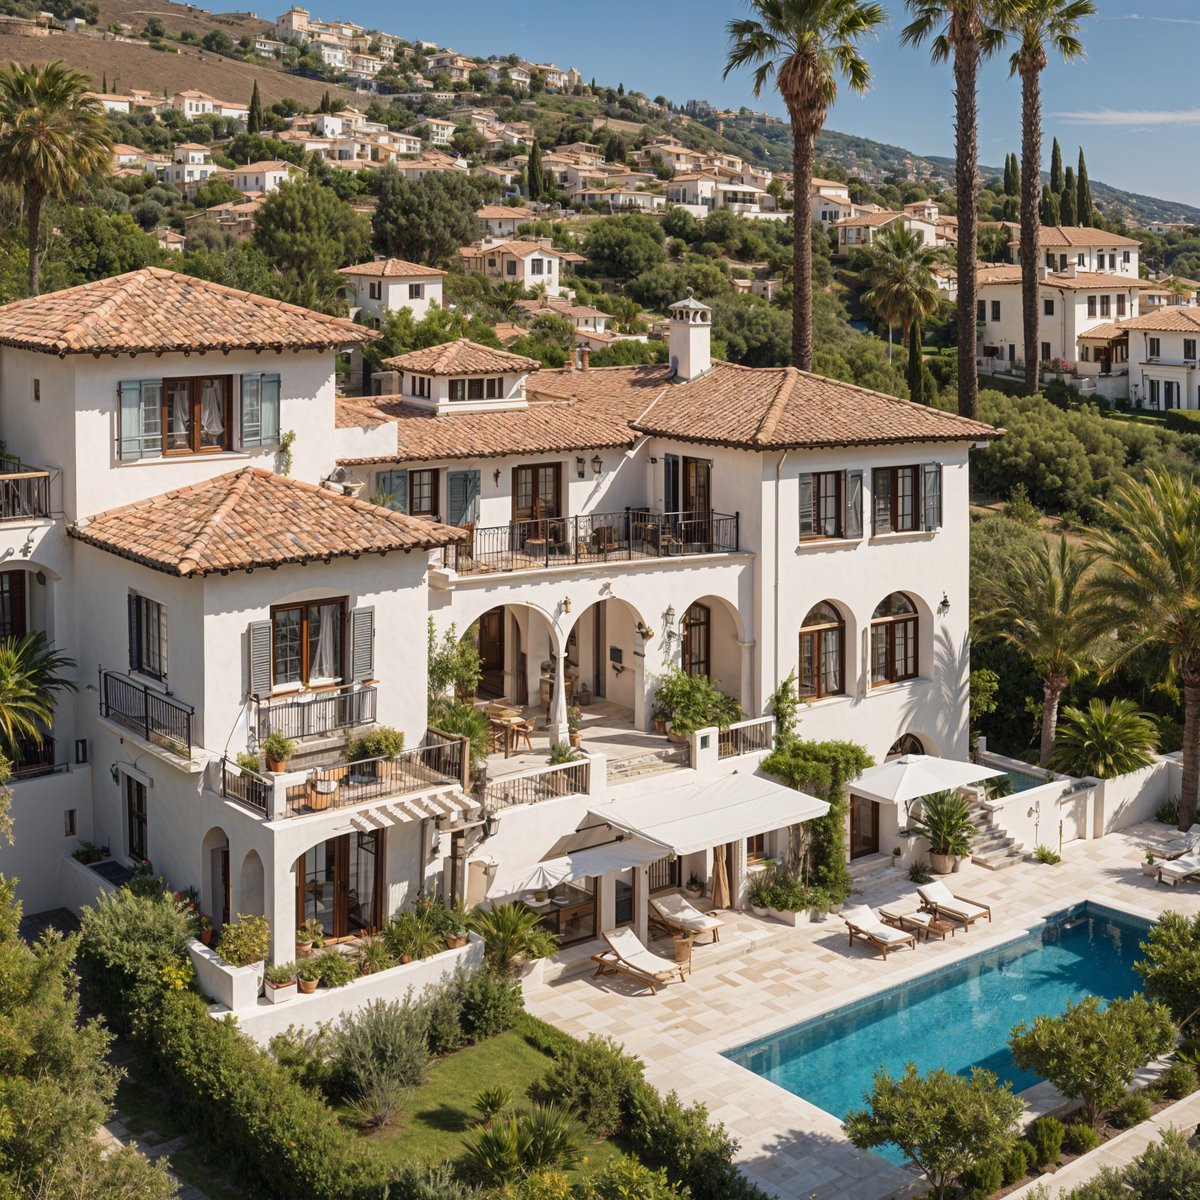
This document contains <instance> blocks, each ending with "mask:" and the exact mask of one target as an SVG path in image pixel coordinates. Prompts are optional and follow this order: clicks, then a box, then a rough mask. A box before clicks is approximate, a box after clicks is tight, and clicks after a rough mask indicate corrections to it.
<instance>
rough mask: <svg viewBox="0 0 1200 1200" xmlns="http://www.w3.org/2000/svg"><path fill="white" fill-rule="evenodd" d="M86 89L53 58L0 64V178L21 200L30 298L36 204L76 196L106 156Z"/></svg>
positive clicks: (38, 261) (83, 80) (34, 279)
mask: <svg viewBox="0 0 1200 1200" xmlns="http://www.w3.org/2000/svg"><path fill="white" fill-rule="evenodd" d="M91 86H92V81H91V78H90V77H89V76H87V75H84V74H82V73H81V72H79V71H72V70H69V69H68V68H66V67H64V66H63V64H62V63H61V62H53V63H50V64H48V65H47V66H45V67H39V66H22V65H21V64H20V63H11V64H10V65H9V66H7V67H0V182H3V183H9V184H12V185H13V186H14V187H15V188H17V189H18V190H19V191H20V192H21V193H22V194H23V197H24V207H25V220H26V222H27V224H28V234H27V240H28V246H29V294H30V295H31V296H36V295H37V293H38V280H39V278H40V276H41V267H42V256H41V249H40V233H41V221H42V206H43V205H44V204H45V202H46V200H47V199H56V200H61V199H65V198H66V197H68V196H73V195H76V194H77V193H78V192H79V191H80V190H81V188H82V187H83V184H84V181H85V180H86V179H87V178H88V177H89V176H91V175H95V174H96V173H97V172H99V171H102V170H104V169H105V168H107V167H108V165H109V163H110V161H111V156H112V138H111V137H110V136H109V133H108V127H107V124H106V122H105V118H104V109H103V108H102V107H101V105H100V103H99V102H98V101H96V100H92V99H89V98H88V97H87V96H85V93H86V92H87V91H88V90H89V89H90V88H91Z"/></svg>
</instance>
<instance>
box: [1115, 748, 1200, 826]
mask: <svg viewBox="0 0 1200 1200" xmlns="http://www.w3.org/2000/svg"><path fill="white" fill-rule="evenodd" d="M1182 780H1183V769H1182V765H1181V763H1180V761H1179V758H1178V756H1177V755H1164V756H1163V757H1161V758H1159V759H1158V760H1157V761H1156V762H1153V763H1151V764H1150V766H1148V767H1143V768H1142V769H1141V770H1140V771H1131V772H1130V773H1129V774H1128V775H1119V776H1117V778H1116V779H1104V780H1101V781H1100V782H1099V783H1098V784H1097V785H1096V836H1099V835H1100V834H1102V833H1112V832H1113V830H1116V829H1124V828H1126V827H1127V826H1129V825H1137V824H1138V823H1139V822H1141V821H1151V820H1153V819H1154V814H1155V813H1156V812H1157V811H1158V809H1159V808H1160V807H1161V806H1162V805H1163V804H1165V803H1166V801H1167V800H1168V799H1169V798H1170V797H1171V796H1178V795H1179V791H1180V786H1181V784H1182Z"/></svg>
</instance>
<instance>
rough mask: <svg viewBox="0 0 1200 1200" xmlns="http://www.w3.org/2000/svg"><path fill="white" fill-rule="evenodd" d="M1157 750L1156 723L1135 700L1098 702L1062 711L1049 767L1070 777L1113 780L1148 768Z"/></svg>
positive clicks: (1094, 701)
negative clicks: (1145, 767)
mask: <svg viewBox="0 0 1200 1200" xmlns="http://www.w3.org/2000/svg"><path fill="white" fill-rule="evenodd" d="M1157 749H1158V730H1157V729H1155V727H1154V722H1153V721H1151V720H1150V719H1149V718H1148V717H1147V716H1146V714H1145V713H1143V712H1142V711H1141V709H1139V708H1138V706H1137V705H1136V704H1134V702H1133V701H1132V700H1114V701H1113V702H1112V704H1105V703H1104V701H1103V700H1100V699H1095V700H1092V701H1091V702H1090V703H1089V704H1088V706H1087V708H1086V709H1082V708H1072V707H1071V706H1070V705H1067V707H1066V708H1064V709H1063V723H1062V727H1061V728H1060V729H1059V731H1058V746H1057V747H1056V748H1055V750H1054V755H1053V756H1052V757H1051V759H1050V765H1051V766H1053V767H1056V768H1057V769H1058V770H1060V771H1066V772H1067V774H1069V775H1090V776H1092V777H1093V778H1095V779H1112V778H1114V777H1115V776H1117V775H1127V774H1128V773H1129V772H1130V771H1136V770H1137V769H1138V768H1139V767H1144V766H1147V765H1148V764H1149V763H1151V762H1152V761H1153V759H1154V751H1155V750H1157Z"/></svg>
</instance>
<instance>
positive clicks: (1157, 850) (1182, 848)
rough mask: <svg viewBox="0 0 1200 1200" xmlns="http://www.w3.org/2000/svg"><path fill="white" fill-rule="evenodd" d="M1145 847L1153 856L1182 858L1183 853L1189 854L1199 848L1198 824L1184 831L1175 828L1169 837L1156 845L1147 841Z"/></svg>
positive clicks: (1199, 827)
mask: <svg viewBox="0 0 1200 1200" xmlns="http://www.w3.org/2000/svg"><path fill="white" fill-rule="evenodd" d="M1146 848H1147V849H1148V850H1151V851H1153V853H1154V857H1155V858H1161V859H1165V860H1167V861H1170V860H1171V859H1174V858H1182V857H1183V856H1184V855H1185V854H1191V853H1192V852H1193V851H1195V850H1197V849H1200V824H1196V825H1193V826H1192V827H1191V829H1189V830H1188V831H1187V832H1186V833H1180V832H1179V831H1178V830H1176V831H1175V832H1174V833H1173V834H1172V835H1171V837H1170V838H1168V839H1165V840H1163V841H1161V842H1159V843H1158V844H1157V845H1151V844H1150V843H1149V842H1147V843H1146Z"/></svg>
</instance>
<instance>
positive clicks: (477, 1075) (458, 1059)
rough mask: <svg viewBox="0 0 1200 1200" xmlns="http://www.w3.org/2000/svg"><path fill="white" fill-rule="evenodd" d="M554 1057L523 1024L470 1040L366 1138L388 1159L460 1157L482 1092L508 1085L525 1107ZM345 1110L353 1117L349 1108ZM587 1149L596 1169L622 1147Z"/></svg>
mask: <svg viewBox="0 0 1200 1200" xmlns="http://www.w3.org/2000/svg"><path fill="white" fill-rule="evenodd" d="M552 1061H553V1060H552V1059H551V1058H550V1056H549V1055H547V1054H545V1053H544V1052H543V1051H542V1050H540V1049H538V1048H537V1047H536V1046H533V1045H531V1044H530V1042H528V1041H527V1040H526V1039H525V1037H524V1036H523V1035H522V1034H521V1033H519V1032H518V1031H517V1030H510V1031H509V1032H508V1033H502V1034H500V1035H499V1036H497V1037H494V1038H491V1039H490V1040H489V1041H486V1042H480V1043H479V1044H478V1045H475V1046H469V1047H467V1048H466V1049H465V1050H460V1051H458V1052H457V1053H456V1054H451V1055H450V1056H449V1057H447V1058H443V1059H442V1060H441V1061H439V1062H437V1063H435V1064H434V1066H433V1067H432V1068H431V1069H430V1071H429V1076H428V1078H427V1079H426V1080H425V1082H424V1083H423V1084H422V1085H421V1086H420V1087H419V1088H416V1089H414V1090H413V1092H412V1093H411V1095H410V1096H409V1098H408V1100H407V1101H406V1103H405V1105H404V1111H403V1112H402V1113H401V1115H400V1117H399V1118H398V1119H397V1120H396V1122H395V1124H394V1125H392V1126H391V1127H390V1128H388V1129H384V1130H381V1131H379V1132H378V1133H374V1134H371V1135H370V1136H369V1137H368V1138H366V1140H367V1141H368V1142H369V1143H370V1144H371V1146H372V1147H373V1148H374V1150H375V1151H376V1152H377V1153H378V1154H379V1155H380V1156H381V1157H382V1158H383V1159H384V1161H386V1162H388V1163H390V1164H394V1165H397V1166H398V1165H401V1164H404V1163H414V1162H415V1163H421V1162H429V1163H437V1162H447V1161H451V1160H454V1159H457V1158H458V1157H460V1155H461V1154H462V1149H463V1141H464V1139H465V1138H466V1137H467V1136H468V1135H469V1134H470V1133H471V1132H472V1131H473V1130H474V1129H475V1127H476V1126H475V1112H474V1109H473V1106H472V1102H473V1101H474V1099H475V1096H476V1095H477V1094H478V1092H479V1091H480V1090H481V1089H482V1088H495V1087H505V1088H508V1090H509V1091H510V1092H512V1095H513V1104H514V1106H515V1107H518V1108H519V1107H520V1106H521V1105H522V1104H523V1103H527V1100H526V1095H525V1093H526V1089H527V1088H528V1087H529V1085H530V1084H531V1083H533V1082H534V1081H535V1080H537V1079H540V1078H541V1077H542V1076H543V1075H545V1073H546V1071H547V1070H548V1069H549V1068H550V1064H551V1062H552ZM341 1115H342V1116H343V1117H344V1118H346V1119H347V1120H348V1119H349V1118H348V1114H347V1113H346V1112H345V1111H342V1113H341ZM585 1153H586V1156H587V1160H588V1161H587V1164H586V1166H583V1167H581V1168H579V1169H581V1170H587V1171H594V1170H595V1169H596V1168H597V1167H598V1166H603V1165H604V1164H605V1163H606V1162H608V1161H609V1160H610V1159H612V1158H615V1157H616V1156H617V1155H618V1154H619V1153H620V1147H618V1146H616V1145H614V1144H613V1143H612V1142H601V1143H599V1144H597V1145H591V1146H588V1147H587V1149H586V1151H585Z"/></svg>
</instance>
